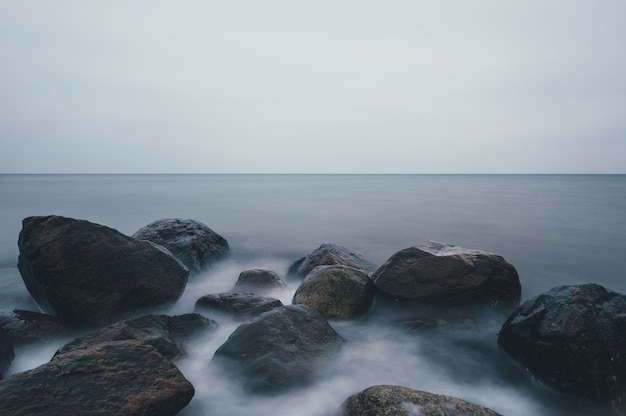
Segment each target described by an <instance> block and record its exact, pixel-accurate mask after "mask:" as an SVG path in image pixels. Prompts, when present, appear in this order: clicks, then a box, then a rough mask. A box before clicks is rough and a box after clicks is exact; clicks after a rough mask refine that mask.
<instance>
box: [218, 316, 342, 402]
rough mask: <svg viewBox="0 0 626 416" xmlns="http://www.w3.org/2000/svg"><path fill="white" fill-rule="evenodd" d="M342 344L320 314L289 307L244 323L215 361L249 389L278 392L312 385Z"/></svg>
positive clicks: (258, 391) (220, 349)
mask: <svg viewBox="0 0 626 416" xmlns="http://www.w3.org/2000/svg"><path fill="white" fill-rule="evenodd" d="M342 343H343V339H342V338H341V337H340V336H339V335H338V334H337V333H336V332H335V330H334V329H333V328H332V327H331V326H330V325H329V324H328V322H326V320H325V319H324V318H323V317H322V315H320V314H319V312H317V311H315V310H313V309H311V308H309V307H308V306H305V305H288V306H283V307H280V308H276V309H273V310H271V311H269V312H266V313H264V314H262V315H261V316H259V318H257V319H255V320H253V321H251V322H249V323H245V324H242V325H240V326H239V327H238V328H237V329H236V330H235V331H234V332H233V333H232V334H231V336H230V337H229V338H228V340H227V341H226V342H225V343H224V344H222V345H221V346H220V347H219V348H218V349H217V351H216V352H215V355H214V357H213V360H212V362H211V363H212V365H215V366H218V367H219V368H221V369H224V370H225V371H226V373H227V374H229V375H234V376H236V377H238V378H239V379H240V381H241V383H242V385H243V387H244V389H245V390H246V391H249V392H253V393H264V394H276V393H281V392H285V391H288V390H290V389H294V388H298V387H302V386H305V385H307V384H309V383H311V382H312V381H313V380H314V378H315V376H316V375H317V374H318V373H319V371H320V369H321V368H324V366H327V365H328V363H329V361H330V360H331V359H332V358H333V357H334V355H335V353H336V352H337V351H338V349H339V347H340V346H341V344H342Z"/></svg>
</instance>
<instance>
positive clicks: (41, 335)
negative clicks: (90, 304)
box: [0, 309, 70, 344]
mask: <svg viewBox="0 0 626 416" xmlns="http://www.w3.org/2000/svg"><path fill="white" fill-rule="evenodd" d="M0 327H2V328H4V329H5V330H6V331H7V333H8V334H9V335H10V336H11V338H13V342H14V343H15V344H29V343H33V342H39V341H48V340H51V339H55V338H61V337H65V336H68V335H69V333H70V329H68V328H67V327H66V326H65V325H63V323H62V322H61V320H60V319H59V318H57V317H56V316H53V315H48V314H45V313H39V312H32V311H25V310H21V309H15V310H13V311H12V312H8V313H2V314H0Z"/></svg>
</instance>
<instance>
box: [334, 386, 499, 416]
mask: <svg viewBox="0 0 626 416" xmlns="http://www.w3.org/2000/svg"><path fill="white" fill-rule="evenodd" d="M411 415H415V416H420V415H423V416H461V415H466V416H501V415H500V414H499V413H496V412H494V411H493V410H491V409H487V408H486V407H482V406H479V405H477V404H473V403H470V402H466V401H465V400H461V399H457V398H455V397H450V396H444V395H441V394H433V393H428V392H425V391H419V390H413V389H409V388H407V387H401V386H390V385H378V386H372V387H369V388H367V389H365V390H363V391H361V392H359V393H356V394H354V395H352V396H350V397H349V398H348V399H347V400H346V401H345V402H344V403H343V405H342V407H341V409H340V411H339V413H338V416H411Z"/></svg>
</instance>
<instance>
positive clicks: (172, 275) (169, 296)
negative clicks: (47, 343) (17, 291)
mask: <svg viewBox="0 0 626 416" xmlns="http://www.w3.org/2000/svg"><path fill="white" fill-rule="evenodd" d="M18 246H19V250H20V254H19V259H18V268H19V271H20V274H21V275H22V279H23V280H24V284H25V285H26V288H27V289H28V291H29V292H30V294H31V295H32V297H33V299H34V300H35V302H37V305H39V307H40V308H41V309H43V310H44V311H45V312H47V313H50V314H53V315H56V316H58V317H59V319H61V320H62V321H63V322H64V323H70V324H78V325H91V324H96V325H101V324H108V323H111V322H114V321H116V320H118V319H121V318H126V317H128V316H130V315H132V314H135V313H139V312H140V311H143V312H144V313H145V311H146V310H149V309H151V308H156V307H164V306H171V305H172V304H173V303H174V302H175V301H176V300H177V299H178V298H179V297H180V295H181V294H182V292H183V290H184V288H185V285H186V284H187V277H188V275H189V271H188V270H187V268H186V267H185V266H183V265H182V263H180V262H179V261H178V260H177V259H176V258H174V256H172V254H171V253H170V252H168V251H167V250H166V249H165V248H163V247H161V246H157V245H155V244H154V243H151V242H149V241H142V240H138V239H135V238H132V237H128V236H125V235H123V234H121V233H120V232H118V231H116V230H114V229H112V228H109V227H105V226H103V225H98V224H94V223H91V222H89V221H85V220H75V219H72V218H65V217H61V216H47V217H28V218H26V219H24V221H23V227H22V231H21V232H20V236H19V241H18Z"/></svg>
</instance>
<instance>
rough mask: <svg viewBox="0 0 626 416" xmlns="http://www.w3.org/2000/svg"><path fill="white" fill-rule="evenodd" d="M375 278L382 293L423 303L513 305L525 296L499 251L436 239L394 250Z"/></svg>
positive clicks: (514, 274)
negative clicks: (454, 244) (458, 244)
mask: <svg viewBox="0 0 626 416" xmlns="http://www.w3.org/2000/svg"><path fill="white" fill-rule="evenodd" d="M372 278H373V279H374V284H375V286H376V289H377V290H378V291H379V292H381V293H383V294H386V295H388V296H390V297H393V298H398V299H408V300H411V301H414V302H417V303H421V304H425V305H462V304H489V305H496V306H499V305H511V304H517V303H518V302H519V300H520V296H521V286H520V282H519V276H518V274H517V271H516V270H515V268H514V267H513V266H512V265H511V264H509V263H507V262H506V261H505V260H504V259H503V258H502V257H501V256H498V255H496V254H493V253H488V252H486V251H482V250H472V249H466V248H463V247H458V246H452V245H448V244H443V243H436V242H433V241H429V242H426V243H424V244H422V245H419V246H414V247H409V248H406V249H404V250H401V251H399V252H397V253H395V254H394V255H392V256H391V257H390V258H389V260H387V262H385V264H383V265H382V266H381V267H380V268H379V269H378V270H376V272H375V273H374V274H373V275H372Z"/></svg>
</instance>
